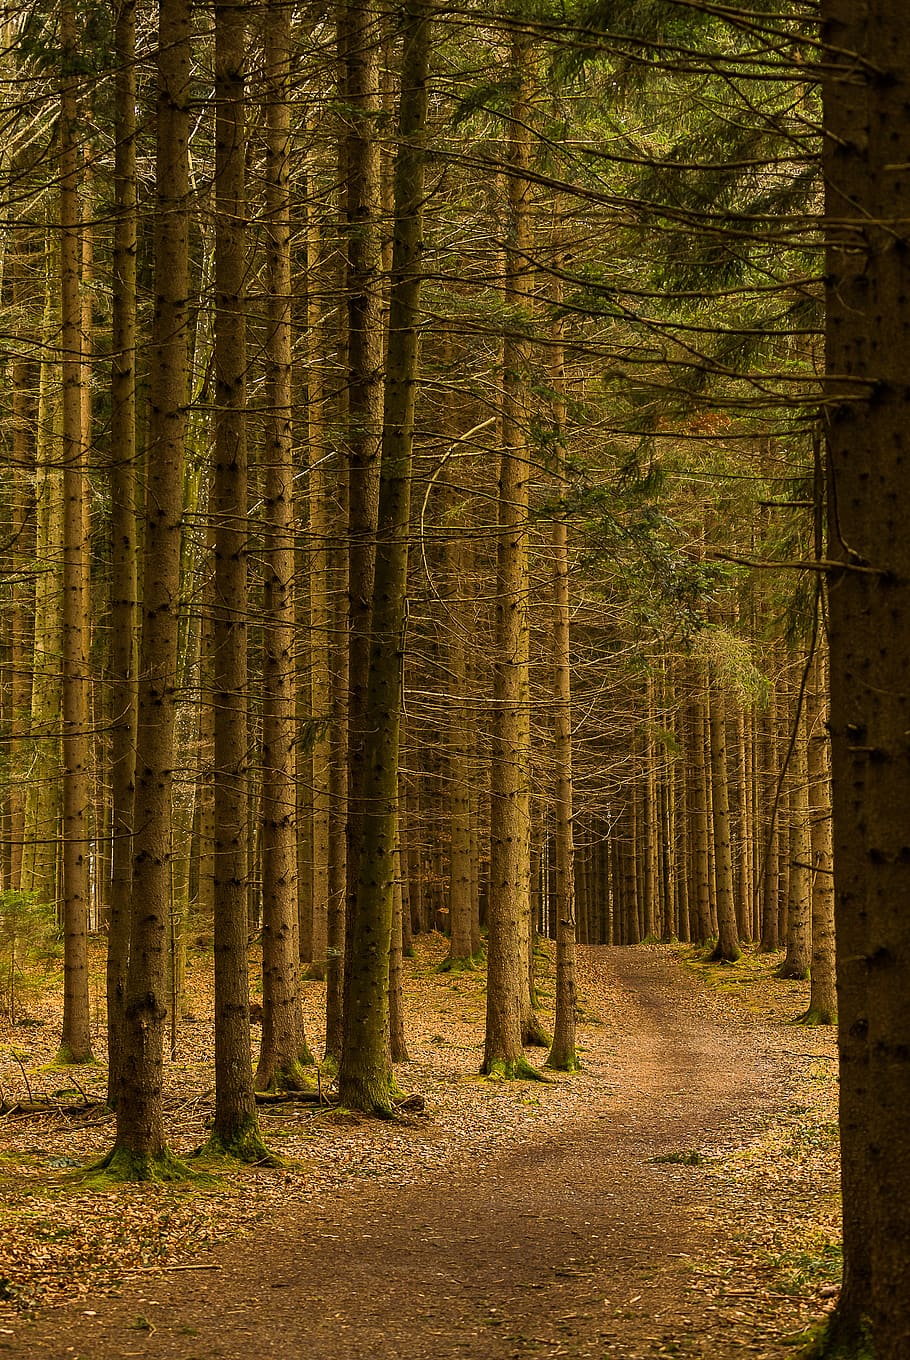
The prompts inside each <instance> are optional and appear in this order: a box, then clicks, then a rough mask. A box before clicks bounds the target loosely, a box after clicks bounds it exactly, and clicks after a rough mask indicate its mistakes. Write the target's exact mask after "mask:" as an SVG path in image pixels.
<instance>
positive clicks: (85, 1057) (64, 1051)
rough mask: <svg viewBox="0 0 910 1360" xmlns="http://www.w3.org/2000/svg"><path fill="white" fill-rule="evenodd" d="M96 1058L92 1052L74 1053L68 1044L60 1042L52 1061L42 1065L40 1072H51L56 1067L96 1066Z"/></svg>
mask: <svg viewBox="0 0 910 1360" xmlns="http://www.w3.org/2000/svg"><path fill="white" fill-rule="evenodd" d="M97 1066H98V1059H97V1058H96V1057H95V1055H94V1053H91V1052H89V1053H88V1054H84V1053H83V1054H79V1053H74V1052H73V1050H72V1049H71V1048H70V1047H69V1045H68V1044H61V1045H60V1047H59V1048H58V1049H57V1056H56V1057H55V1058H54V1061H53V1062H52V1063H48V1064H47V1066H46V1067H43V1068H42V1069H41V1070H42V1072H53V1071H54V1069H55V1068H56V1067H97Z"/></svg>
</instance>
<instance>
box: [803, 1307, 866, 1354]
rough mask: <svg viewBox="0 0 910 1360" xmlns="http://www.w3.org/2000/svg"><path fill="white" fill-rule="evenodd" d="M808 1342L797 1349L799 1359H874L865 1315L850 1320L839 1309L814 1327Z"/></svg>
mask: <svg viewBox="0 0 910 1360" xmlns="http://www.w3.org/2000/svg"><path fill="white" fill-rule="evenodd" d="M812 1332H813V1334H812V1335H811V1336H809V1337H808V1338H807V1340H808V1345H806V1346H804V1347H803V1349H802V1350H801V1351H799V1353H798V1360H875V1349H874V1347H873V1344H872V1336H871V1332H870V1328H869V1324H868V1322H867V1320H866V1319H865V1318H863V1319H861V1320H860V1322H859V1323H856V1324H847V1323H846V1322H844V1321H843V1320H842V1319H841V1318H840V1316H839V1315H838V1313H837V1311H835V1312H834V1313H832V1314H831V1317H830V1318H829V1319H828V1320H827V1321H826V1322H821V1323H818V1324H817V1325H816V1327H815V1328H814V1329H812Z"/></svg>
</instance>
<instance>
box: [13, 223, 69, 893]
mask: <svg viewBox="0 0 910 1360" xmlns="http://www.w3.org/2000/svg"><path fill="white" fill-rule="evenodd" d="M58 259H59V255H58V251H57V249H56V246H55V243H54V237H52V236H49V237H48V238H47V240H46V245H45V269H44V274H45V278H44V315H43V318H42V323H41V343H42V346H43V350H44V353H45V355H47V354H49V353H50V352H51V350H52V348H53V345H54V330H55V316H56V312H57V307H56V305H55V304H56V298H55V288H56V284H57V280H58V278H59V268H58ZM56 372H57V370H56V365H55V364H53V363H51V362H50V361H49V360H48V359H45V361H44V362H43V363H42V364H41V368H40V376H39V381H38V421H37V440H36V445H35V472H36V490H35V500H36V506H35V515H36V535H35V537H36V551H35V556H36V564H37V568H38V578H37V582H36V585H35V647H34V661H33V670H34V677H33V682H32V712H31V721H30V723H29V729H30V734H31V741H32V744H33V748H34V756H33V759H32V763H31V766H30V769H29V782H28V793H27V798H26V805H25V845H24V847H23V851H24V853H23V860H22V886H23V889H24V890H25V891H26V892H33V893H34V894H35V895H36V897H37V899H38V901H39V902H43V903H47V904H49V905H50V906H56V905H57V883H58V876H57V846H58V843H59V839H58V838H59V822H60V810H61V808H60V708H61V702H60V655H61V650H62V644H61V611H60V599H61V596H62V594H63V583H62V579H61V563H60V557H59V545H60V542H61V540H62V536H63V474H62V472H61V470H60V464H59V458H58V456H57V448H58V445H59V437H60V404H59V401H58V399H57V396H58V388H57V383H56Z"/></svg>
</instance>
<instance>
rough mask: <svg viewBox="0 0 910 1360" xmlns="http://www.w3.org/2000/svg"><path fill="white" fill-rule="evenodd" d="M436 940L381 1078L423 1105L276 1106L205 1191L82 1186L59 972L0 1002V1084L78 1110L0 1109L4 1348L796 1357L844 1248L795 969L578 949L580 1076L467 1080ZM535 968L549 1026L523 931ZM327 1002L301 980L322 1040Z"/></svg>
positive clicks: (828, 1070) (202, 972)
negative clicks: (252, 1158) (385, 1114)
mask: <svg viewBox="0 0 910 1360" xmlns="http://www.w3.org/2000/svg"><path fill="white" fill-rule="evenodd" d="M444 952H445V944H444V942H443V941H442V940H441V939H440V938H439V937H433V938H431V939H426V938H424V939H418V941H417V956H416V958H414V959H412V960H408V961H407V980H406V989H405V990H406V996H405V1000H406V1009H407V1016H408V1041H409V1047H410V1051H411V1062H410V1064H408V1065H406V1066H402V1067H401V1068H399V1069H398V1075H399V1081H400V1083H401V1084H402V1085H403V1086H406V1087H407V1088H409V1089H411V1090H414V1091H417V1092H420V1093H421V1094H422V1095H423V1096H424V1097H425V1099H426V1113H425V1115H423V1116H417V1117H410V1118H405V1119H402V1120H400V1121H396V1122H394V1123H392V1124H382V1123H378V1122H375V1121H368V1120H363V1119H360V1118H359V1117H357V1116H355V1115H353V1114H351V1113H350V1112H346V1111H342V1110H336V1109H330V1108H325V1107H323V1108H321V1109H320V1108H318V1107H317V1108H313V1107H302V1106H300V1105H294V1104H291V1105H286V1106H277V1107H270V1108H269V1109H268V1110H267V1111H263V1114H262V1123H263V1127H264V1130H265V1134H266V1138H267V1141H268V1142H269V1143H270V1145H271V1146H272V1147H273V1148H275V1149H276V1150H278V1151H280V1153H281V1154H282V1156H283V1158H284V1159H285V1161H286V1165H285V1166H284V1167H282V1168H281V1169H280V1170H270V1169H265V1168H242V1169H239V1170H238V1171H236V1173H232V1174H230V1175H227V1176H225V1177H224V1178H222V1179H219V1180H218V1181H216V1182H210V1183H206V1184H199V1183H189V1184H186V1185H168V1186H160V1185H155V1186H130V1187H117V1186H110V1185H107V1186H102V1187H97V1186H94V1185H92V1184H91V1183H90V1182H86V1181H85V1179H84V1178H83V1175H82V1168H83V1167H84V1165H85V1164H86V1163H87V1162H88V1161H90V1160H91V1159H92V1158H97V1157H99V1156H101V1155H102V1154H103V1153H104V1151H105V1150H106V1149H107V1148H108V1147H109V1146H110V1143H111V1137H112V1121H111V1117H110V1115H109V1114H107V1113H106V1112H105V1110H104V1109H103V1108H102V1107H101V1106H99V1105H96V1104H93V1103H92V1102H93V1101H94V1100H96V1099H97V1098H98V1097H99V1096H101V1095H103V1090H104V1071H103V1068H101V1067H86V1068H79V1069H76V1070H75V1072H74V1071H73V1070H72V1069H53V1068H52V1067H51V1066H50V1063H51V1061H52V1058H53V1053H54V1048H55V1044H56V1040H57V1023H58V1021H57V1017H56V1016H55V1014H54V1003H53V999H52V997H53V995H54V994H55V991H54V992H52V991H51V989H50V988H49V989H48V990H47V991H46V992H40V991H34V992H33V993H32V994H31V995H30V996H29V997H28V998H27V1002H28V1006H27V1011H26V1013H25V1015H24V1016H20V1021H21V1023H20V1024H19V1025H18V1026H17V1027H16V1028H13V1027H11V1026H10V1025H9V1024H8V1023H5V1022H0V1086H2V1096H3V1097H5V1099H6V1101H7V1102H10V1101H12V1100H14V1099H17V1098H20V1099H25V1098H27V1097H28V1096H29V1092H30V1093H31V1096H32V1097H33V1098H37V1097H39V1096H43V1095H52V1094H53V1093H54V1092H56V1093H58V1096H57V1098H58V1099H60V1100H61V1101H66V1100H69V1101H70V1102H71V1103H72V1097H73V1096H75V1097H76V1099H77V1101H80V1102H82V1101H83V1100H84V1101H85V1102H87V1103H85V1105H84V1111H83V1113H81V1114H78V1115H73V1114H64V1113H62V1112H61V1113H54V1114H50V1115H39V1116H36V1115H33V1114H28V1115H24V1114H15V1113H13V1114H9V1115H7V1116H6V1117H5V1118H3V1119H0V1355H9V1356H16V1357H26V1356H27V1357H61V1360H62V1358H63V1357H67V1360H80V1358H81V1360H127V1358H128V1357H148V1360H155V1358H159V1360H215V1357H219V1360H266V1357H273V1356H281V1357H285V1358H286V1360H290V1357H298V1356H302V1355H306V1356H307V1360H349V1358H351V1360H353V1357H361V1356H364V1357H365V1356H371V1355H374V1354H376V1353H377V1352H379V1351H381V1352H382V1353H383V1355H384V1356H386V1357H392V1358H398V1357H405V1356H407V1357H413V1360H428V1358H429V1357H433V1360H461V1357H471V1358H476V1360H480V1357H485V1358H489V1360H499V1358H500V1357H502V1358H503V1360H505V1358H506V1357H508V1358H509V1360H512V1358H513V1357H514V1358H515V1360H531V1358H532V1357H541V1356H546V1357H550V1356H553V1357H555V1356H566V1357H576V1358H578V1360H581V1357H592V1358H594V1357H597V1360H607V1357H615V1358H617V1360H646V1358H647V1357H655V1356H678V1357H705V1360H707V1357H711V1358H712V1360H724V1358H725V1357H736V1356H750V1357H755V1356H758V1357H769V1358H770V1357H772V1356H775V1357H780V1356H787V1355H791V1356H795V1355H796V1354H798V1350H799V1347H800V1345H801V1343H802V1341H803V1340H804V1339H805V1335H806V1330H805V1329H806V1328H807V1326H809V1325H810V1324H811V1323H812V1322H813V1320H816V1319H818V1318H819V1317H820V1316H822V1314H823V1313H824V1311H825V1309H826V1308H829V1307H830V1306H831V1302H832V1299H833V1297H834V1295H835V1293H836V1283H837V1279H838V1276H839V1269H840V1260H839V1252H838V1249H837V1246H836V1242H837V1179H836V1177H837V1171H836V1123H835V1120H836V1108H835V1107H836V1063H835V1061H834V1052H835V1046H834V1035H833V1033H832V1032H831V1031H830V1030H818V1029H806V1028H802V1027H799V1026H795V1025H794V1024H793V1023H792V1022H793V1020H794V1018H795V1017H796V1016H797V1015H798V1014H799V1012H800V1011H801V1010H803V1009H804V1008H805V1004H806V999H807V990H808V989H807V987H806V986H804V985H802V984H795V983H789V982H782V981H780V980H778V979H776V978H774V977H773V968H774V965H775V963H776V962H779V959H775V958H774V956H770V957H767V956H765V957H762V956H758V955H755V954H753V953H748V952H747V954H746V955H745V956H744V958H743V960H742V961H741V963H739V964H736V965H733V966H728V967H722V966H717V965H705V964H704V963H703V962H701V961H700V960H699V959H698V957H697V955H696V953H695V951H693V950H691V949H689V948H687V947H685V946H665V945H646V946H640V947H638V948H634V949H609V948H583V949H580V950H579V993H580V1002H581V1016H580V1025H579V1041H580V1047H581V1057H582V1060H583V1062H584V1070H583V1071H582V1072H580V1073H578V1074H577V1075H573V1076H559V1077H558V1078H557V1079H556V1080H554V1081H553V1082H551V1083H549V1084H542V1083H537V1082H508V1083H491V1082H486V1081H482V1080H480V1079H478V1077H477V1075H476V1073H477V1070H478V1067H479V1064H480V1059H481V1056H482V1050H483V1014H484V980H483V975H482V974H481V973H464V974H460V975H458V976H449V975H446V974H440V973H438V972H437V971H436V965H437V964H438V962H439V961H440V959H441V958H442V957H443V956H444ZM99 957H100V956H99ZM539 964H540V969H539V973H540V981H541V987H542V992H543V1005H544V1011H543V1014H544V1018H545V1019H546V1018H547V1011H546V1007H547V1006H548V1005H549V1004H551V1001H552V986H553V981H552V954H551V952H550V951H549V949H548V948H547V947H546V946H545V947H544V951H543V952H542V955H541V958H540V960H539ZM210 974H211V951H210V949H208V950H206V949H200V950H195V951H193V954H192V957H191V969H190V975H189V984H188V991H187V996H188V999H189V1004H191V1005H192V1007H193V1012H194V1016H195V1018H194V1019H186V1020H185V1021H184V1023H183V1025H182V1028H181V1033H180V1036H179V1040H178V1047H177V1052H176V1058H175V1061H174V1062H173V1063H171V1064H170V1065H169V1068H168V1091H169V1096H168V1120H169V1128H170V1131H171V1133H170V1136H171V1139H172V1145H173V1147H174V1148H175V1150H176V1151H177V1152H181V1153H185V1152H188V1151H190V1150H191V1149H192V1148H193V1147H194V1146H195V1145H198V1144H199V1143H200V1142H201V1141H203V1139H204V1136H205V1124H206V1119H207V1118H208V1117H209V1116H210V1113H211V1107H212V1098H213V1097H212V1089H211V1087H212V1080H213V1078H212V1068H211V1054H210V1047H209V1046H210V1043H211V1040H210V1019H209V1016H208V1014H207V1008H208V1007H209V1004H210V1003H209V1002H208V1001H207V997H208V995H209V986H210ZM97 986H98V988H99V992H98V994H99V995H100V994H101V992H100V978H98V979H97ZM321 996H322V987H321V986H320V985H319V984H316V983H314V984H309V985H308V988H307V1011H308V1014H309V1031H308V1033H309V1038H310V1042H311V1044H312V1046H313V1047H314V1049H317V1051H318V1045H319V1040H320V1032H319V1025H320V1022H319V1014H320V1007H321ZM99 1027H100V1017H99ZM98 1047H99V1051H101V1049H102V1045H101V1042H100V1038H99V1045H98ZM529 1056H531V1057H534V1058H535V1061H542V1059H543V1056H544V1055H543V1054H540V1055H536V1056H535V1055H533V1054H530V1053H529Z"/></svg>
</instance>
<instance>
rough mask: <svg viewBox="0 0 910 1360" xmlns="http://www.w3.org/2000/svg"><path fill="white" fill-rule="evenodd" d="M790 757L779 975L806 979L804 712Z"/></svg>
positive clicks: (808, 894)
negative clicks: (787, 870) (784, 924)
mask: <svg viewBox="0 0 910 1360" xmlns="http://www.w3.org/2000/svg"><path fill="white" fill-rule="evenodd" d="M796 721H797V722H798V728H797V733H796V742H795V744H794V746H793V753H792V755H791V757H790V842H789V844H790V873H789V878H788V880H787V953H786V957H785V958H784V961H783V963H782V964H781V966H780V976H781V977H785V978H798V979H805V978H807V977H808V976H809V966H810V963H811V961H812V863H811V859H812V843H811V837H810V826H809V788H808V770H807V766H806V715H805V708H803V711H802V713H800V714H799V717H798V719H797V720H796Z"/></svg>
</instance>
